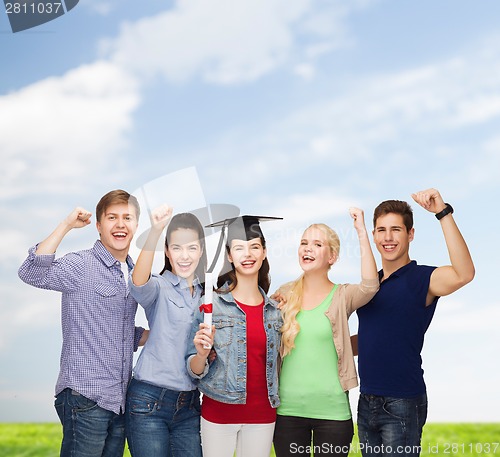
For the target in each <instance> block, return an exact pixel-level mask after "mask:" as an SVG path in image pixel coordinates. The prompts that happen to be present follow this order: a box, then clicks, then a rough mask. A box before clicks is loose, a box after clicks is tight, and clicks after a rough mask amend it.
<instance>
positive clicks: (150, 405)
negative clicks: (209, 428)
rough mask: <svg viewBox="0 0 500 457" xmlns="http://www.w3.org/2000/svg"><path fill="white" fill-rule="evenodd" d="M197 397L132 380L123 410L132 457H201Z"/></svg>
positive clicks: (190, 392) (195, 393) (198, 394)
mask: <svg viewBox="0 0 500 457" xmlns="http://www.w3.org/2000/svg"><path fill="white" fill-rule="evenodd" d="M200 409H201V408H200V393H199V391H198V390H192V391H188V392H177V391H174V390H169V389H164V388H162V387H157V386H154V385H152V384H148V383H145V382H141V381H137V380H135V379H132V381H131V382H130V385H129V388H128V392H127V406H126V410H125V416H126V419H125V420H126V430H127V441H128V446H129V449H130V453H131V455H132V457H153V456H161V457H201V438H200Z"/></svg>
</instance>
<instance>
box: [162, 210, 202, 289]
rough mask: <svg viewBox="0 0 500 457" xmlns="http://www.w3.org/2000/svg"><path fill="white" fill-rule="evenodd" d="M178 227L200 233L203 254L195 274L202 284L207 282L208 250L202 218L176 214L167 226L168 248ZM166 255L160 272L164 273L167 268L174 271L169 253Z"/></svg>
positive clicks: (166, 240) (166, 243)
mask: <svg viewBox="0 0 500 457" xmlns="http://www.w3.org/2000/svg"><path fill="white" fill-rule="evenodd" d="M178 229H189V230H194V231H195V232H196V233H197V234H198V240H199V242H200V247H201V250H202V252H203V253H202V255H201V258H200V262H199V263H198V266H197V267H196V270H195V275H196V276H197V277H198V280H199V281H200V284H202V285H203V284H204V283H205V272H206V270H207V250H206V248H205V232H204V231H203V227H202V225H201V223H200V220H199V219H198V218H197V217H196V216H195V215H194V214H191V213H179V214H176V215H175V216H174V217H173V218H172V220H171V221H170V222H169V224H168V227H167V233H166V235H165V247H166V248H168V244H169V241H170V238H171V236H172V232H174V231H175V230H178ZM164 255H165V265H164V266H163V270H161V271H160V274H163V273H164V272H165V271H167V270H168V271H172V264H171V263H170V259H169V258H168V257H167V254H164Z"/></svg>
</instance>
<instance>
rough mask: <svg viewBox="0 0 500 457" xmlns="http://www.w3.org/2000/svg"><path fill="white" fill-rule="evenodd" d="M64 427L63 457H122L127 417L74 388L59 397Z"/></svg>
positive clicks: (59, 409) (56, 402) (57, 401)
mask: <svg viewBox="0 0 500 457" xmlns="http://www.w3.org/2000/svg"><path fill="white" fill-rule="evenodd" d="M54 406H55V408H56V411H57V415H58V416H59V420H60V421H61V424H62V426H63V440H62V444H61V454H60V455H61V457H123V450H124V448H125V416H124V415H123V414H121V415H118V414H115V413H114V412H112V411H108V410H106V409H103V408H101V407H100V406H98V405H97V403H96V402H95V401H92V400H89V399H88V398H86V397H84V396H83V395H80V394H79V393H78V392H76V391H74V390H71V389H64V390H63V391H62V392H61V393H59V394H58V395H57V396H56V400H55V402H54Z"/></svg>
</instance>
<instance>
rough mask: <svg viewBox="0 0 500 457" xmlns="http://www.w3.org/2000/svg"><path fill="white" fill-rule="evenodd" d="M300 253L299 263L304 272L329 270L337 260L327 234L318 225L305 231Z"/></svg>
mask: <svg viewBox="0 0 500 457" xmlns="http://www.w3.org/2000/svg"><path fill="white" fill-rule="evenodd" d="M298 253H299V264H300V267H301V268H302V270H304V272H311V271H328V270H329V269H330V267H331V266H332V265H333V264H334V263H335V261H336V260H337V254H336V253H335V252H334V251H333V249H332V247H331V246H330V243H329V242H328V236H327V234H326V233H325V232H324V231H323V230H321V229H320V228H319V227H316V226H311V227H309V228H308V229H307V230H306V231H305V232H304V234H303V235H302V238H301V240H300V245H299V252H298Z"/></svg>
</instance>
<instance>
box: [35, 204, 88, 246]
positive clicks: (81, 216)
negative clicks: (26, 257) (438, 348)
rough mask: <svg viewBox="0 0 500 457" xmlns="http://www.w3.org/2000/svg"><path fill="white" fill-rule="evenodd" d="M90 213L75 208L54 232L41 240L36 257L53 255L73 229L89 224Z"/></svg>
mask: <svg viewBox="0 0 500 457" xmlns="http://www.w3.org/2000/svg"><path fill="white" fill-rule="evenodd" d="M90 216H92V213H90V212H88V211H87V210H85V209H83V208H80V207H77V208H75V209H74V210H73V211H72V212H71V213H70V214H69V215H68V216H67V217H66V219H64V221H62V222H61V223H60V224H59V225H58V226H57V227H56V228H55V230H54V231H53V232H52V233H51V234H50V235H49V236H48V237H47V238H45V240H43V241H42V242H41V243H40V244H39V245H38V246H37V249H36V254H37V255H45V254H54V253H55V252H56V250H57V248H58V247H59V245H60V244H61V241H62V240H63V238H64V237H65V236H66V235H67V234H68V233H69V232H70V231H71V230H72V229H74V228H81V227H85V226H86V225H89V224H90Z"/></svg>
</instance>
